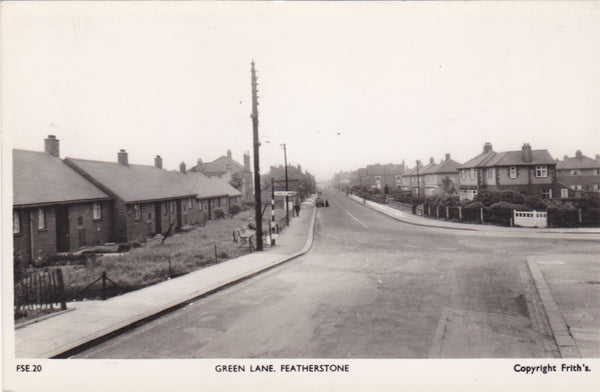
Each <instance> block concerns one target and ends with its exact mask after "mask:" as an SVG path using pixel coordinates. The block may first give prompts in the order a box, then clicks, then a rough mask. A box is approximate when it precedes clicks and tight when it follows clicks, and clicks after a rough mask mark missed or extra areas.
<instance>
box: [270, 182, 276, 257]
mask: <svg viewBox="0 0 600 392" xmlns="http://www.w3.org/2000/svg"><path fill="white" fill-rule="evenodd" d="M274 227H275V180H274V179H273V178H271V223H270V224H269V233H270V234H269V235H270V236H271V246H274V245H275V240H274V239H273V228H274Z"/></svg>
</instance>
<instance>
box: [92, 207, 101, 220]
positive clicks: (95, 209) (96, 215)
mask: <svg viewBox="0 0 600 392" xmlns="http://www.w3.org/2000/svg"><path fill="white" fill-rule="evenodd" d="M92 210H93V216H94V219H95V220H98V219H102V204H100V203H94V206H93V208H92Z"/></svg>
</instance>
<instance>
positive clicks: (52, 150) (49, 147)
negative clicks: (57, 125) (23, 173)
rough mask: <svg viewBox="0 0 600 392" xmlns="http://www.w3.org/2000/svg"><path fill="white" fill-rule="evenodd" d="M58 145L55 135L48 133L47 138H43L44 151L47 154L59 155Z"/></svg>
mask: <svg viewBox="0 0 600 392" xmlns="http://www.w3.org/2000/svg"><path fill="white" fill-rule="evenodd" d="M59 147H60V145H59V140H58V139H57V138H56V136H55V135H48V138H47V139H44V151H46V152H47V153H48V154H50V155H52V156H55V157H59V156H60V148H59Z"/></svg>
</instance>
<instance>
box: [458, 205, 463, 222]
mask: <svg viewBox="0 0 600 392" xmlns="http://www.w3.org/2000/svg"><path fill="white" fill-rule="evenodd" d="M458 220H460V221H462V207H461V206H458Z"/></svg>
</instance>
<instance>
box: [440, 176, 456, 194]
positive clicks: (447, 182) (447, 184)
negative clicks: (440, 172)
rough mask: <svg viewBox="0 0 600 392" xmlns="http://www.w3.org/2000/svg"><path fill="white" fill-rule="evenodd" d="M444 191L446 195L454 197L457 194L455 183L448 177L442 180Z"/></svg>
mask: <svg viewBox="0 0 600 392" xmlns="http://www.w3.org/2000/svg"><path fill="white" fill-rule="evenodd" d="M442 190H443V191H444V194H445V195H453V194H454V193H455V192H456V188H455V187H454V181H452V179H451V178H450V177H448V176H446V177H444V178H442Z"/></svg>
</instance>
